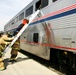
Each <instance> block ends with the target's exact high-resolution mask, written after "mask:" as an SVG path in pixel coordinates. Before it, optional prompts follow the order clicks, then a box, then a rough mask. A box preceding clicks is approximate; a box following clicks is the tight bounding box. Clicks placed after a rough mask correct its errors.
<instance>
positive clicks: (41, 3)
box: [35, 0, 48, 10]
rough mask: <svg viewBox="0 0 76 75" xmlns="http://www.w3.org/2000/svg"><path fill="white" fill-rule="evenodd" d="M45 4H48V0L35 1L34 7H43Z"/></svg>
mask: <svg viewBox="0 0 76 75" xmlns="http://www.w3.org/2000/svg"><path fill="white" fill-rule="evenodd" d="M47 5H48V0H39V1H38V2H37V3H36V8H35V10H38V9H41V8H44V7H46V6H47Z"/></svg>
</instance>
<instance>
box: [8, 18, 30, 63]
mask: <svg viewBox="0 0 76 75" xmlns="http://www.w3.org/2000/svg"><path fill="white" fill-rule="evenodd" d="M28 22H29V20H27V19H24V20H23V21H22V24H20V25H19V27H18V28H17V29H16V30H15V31H14V33H13V36H15V35H17V33H18V32H19V31H20V30H21V29H22V27H23V26H24V25H25V24H26V23H28ZM19 50H20V37H19V38H18V40H17V41H16V42H15V43H14V44H13V46H12V50H11V57H10V60H9V62H12V63H14V62H17V61H16V57H17V55H18V51H19Z"/></svg>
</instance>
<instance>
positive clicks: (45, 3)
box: [41, 0, 48, 8]
mask: <svg viewBox="0 0 76 75" xmlns="http://www.w3.org/2000/svg"><path fill="white" fill-rule="evenodd" d="M47 5H48V0H41V8H44V7H45V6H47Z"/></svg>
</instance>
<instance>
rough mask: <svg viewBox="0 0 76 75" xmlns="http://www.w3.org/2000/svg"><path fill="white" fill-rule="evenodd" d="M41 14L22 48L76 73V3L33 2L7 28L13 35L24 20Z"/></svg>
mask: <svg viewBox="0 0 76 75" xmlns="http://www.w3.org/2000/svg"><path fill="white" fill-rule="evenodd" d="M38 9H40V10H41V12H42V14H43V15H42V14H41V13H39V14H38V15H37V16H36V18H35V19H34V20H33V21H32V23H31V24H30V25H29V26H28V28H27V29H26V30H25V31H24V32H23V34H22V35H21V37H20V48H21V49H22V50H24V51H27V52H29V53H32V54H34V55H36V56H39V57H41V58H43V59H46V60H49V61H50V63H51V64H52V65H54V66H56V64H58V65H57V66H58V67H59V68H60V69H62V68H63V67H64V66H62V65H66V67H68V68H69V69H70V70H73V71H76V0H33V1H32V2H31V3H30V4H28V5H27V6H26V7H25V8H24V9H23V10H21V11H20V12H19V13H18V14H17V15H16V16H14V17H13V18H12V19H11V20H10V21H9V22H8V23H7V24H6V25H5V27H4V31H5V32H8V31H9V32H11V33H13V31H14V30H15V29H16V28H17V27H18V25H20V23H21V21H22V20H23V19H24V18H27V19H29V17H30V16H31V14H32V13H35V12H36V11H37V10H38Z"/></svg>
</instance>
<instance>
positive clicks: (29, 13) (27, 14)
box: [25, 6, 33, 17]
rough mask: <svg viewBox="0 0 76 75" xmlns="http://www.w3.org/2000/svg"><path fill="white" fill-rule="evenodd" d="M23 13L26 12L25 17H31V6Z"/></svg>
mask: <svg viewBox="0 0 76 75" xmlns="http://www.w3.org/2000/svg"><path fill="white" fill-rule="evenodd" d="M25 12H26V13H25V16H26V17H27V16H29V15H31V14H32V13H33V6H31V7H30V8H28V9H27V10H26V11H25Z"/></svg>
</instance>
